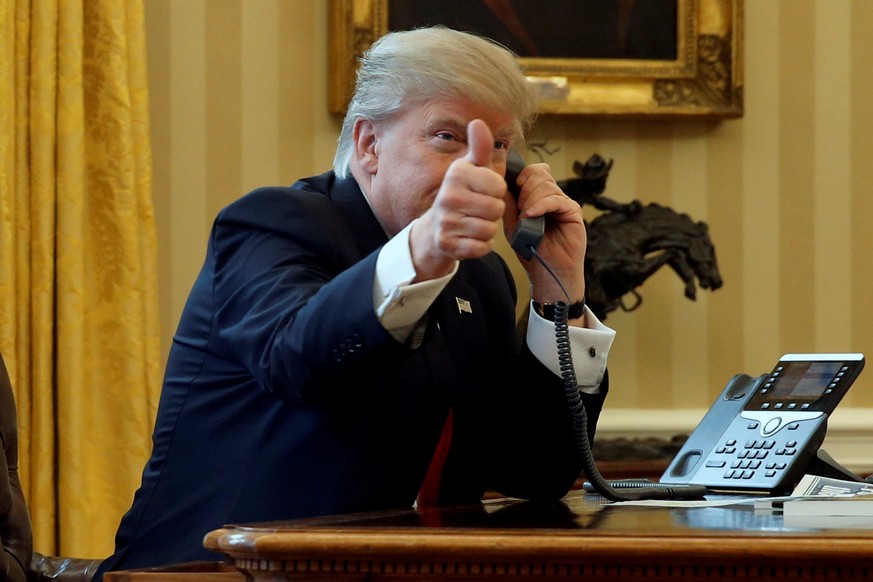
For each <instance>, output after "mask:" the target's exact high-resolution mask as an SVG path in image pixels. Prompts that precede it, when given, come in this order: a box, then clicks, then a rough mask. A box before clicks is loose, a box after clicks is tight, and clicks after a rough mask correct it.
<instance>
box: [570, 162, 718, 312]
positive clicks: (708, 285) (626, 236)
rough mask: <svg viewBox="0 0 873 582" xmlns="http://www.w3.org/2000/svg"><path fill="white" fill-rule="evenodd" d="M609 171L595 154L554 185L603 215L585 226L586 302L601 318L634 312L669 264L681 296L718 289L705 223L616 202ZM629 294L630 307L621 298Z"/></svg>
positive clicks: (664, 209) (654, 207)
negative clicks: (608, 193) (643, 291)
mask: <svg viewBox="0 0 873 582" xmlns="http://www.w3.org/2000/svg"><path fill="white" fill-rule="evenodd" d="M611 168H612V160H609V161H608V162H607V161H605V160H604V159H603V158H601V157H600V156H599V155H597V154H594V155H593V156H591V157H590V158H589V159H588V161H587V162H586V163H585V164H581V163H579V162H578V161H577V162H575V163H574V164H573V172H574V173H575V174H576V177H575V178H570V179H567V180H561V181H559V182H558V184H559V185H560V186H561V188H562V189H563V190H564V192H566V193H567V195H568V196H570V197H571V198H573V199H574V200H576V201H577V202H578V203H579V204H581V205H586V204H587V205H590V206H593V207H594V208H596V209H598V210H601V211H602V213H601V214H600V215H599V216H597V217H596V218H595V219H594V220H592V221H590V222H588V223H587V226H588V251H587V253H586V256H585V280H586V297H585V301H586V304H587V305H588V306H589V307H590V308H591V310H592V311H593V312H594V314H595V315H596V316H597V317H598V318H600V319H601V320H604V319H606V316H607V314H608V313H609V312H611V311H614V310H615V309H618V308H621V309H623V310H624V311H633V310H634V309H636V308H638V307H639V306H640V304H641V303H642V296H641V295H640V293H639V291H638V290H637V288H638V287H640V286H641V285H642V284H643V282H644V281H645V280H646V279H648V278H649V277H651V276H652V275H654V274H655V272H656V271H658V270H659V269H660V268H661V267H663V266H664V265H668V266H669V267H670V268H672V269H673V271H674V272H675V273H676V274H677V275H678V276H679V278H680V279H682V281H683V283H685V296H686V297H687V298H689V299H691V300H694V299H696V298H697V287H698V286H700V287H701V288H703V289H710V290H713V291H714V290H716V289H718V288H719V287H721V286H722V279H721V274H720V273H719V270H718V262H717V261H716V257H715V247H714V246H713V244H712V240H711V239H710V237H709V228H708V226H707V225H706V223H704V222H695V221H694V220H692V219H691V218H690V217H689V216H688V215H687V214H684V213H679V212H676V211H675V210H673V209H671V208H669V207H667V206H662V205H660V204H656V203H649V204H642V203H641V202H639V201H638V200H634V201H632V202H629V203H621V202H616V201H615V200H612V199H610V198H607V197H605V196H603V195H602V194H603V191H604V190H605V188H606V179H607V177H608V176H609V171H610V169H611ZM628 296H631V297H633V300H632V301H631V302H630V304H626V303H625V298H626V297H628Z"/></svg>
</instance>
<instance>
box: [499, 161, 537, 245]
mask: <svg viewBox="0 0 873 582" xmlns="http://www.w3.org/2000/svg"><path fill="white" fill-rule="evenodd" d="M525 165H526V164H525V163H524V159H523V158H522V157H521V154H519V153H518V152H517V151H515V150H512V151H510V152H509V157H508V158H507V159H506V187H507V189H508V190H509V192H510V193H511V194H512V196H513V197H514V198H515V200H516V202H518V197H519V196H520V195H521V189H520V188H519V187H518V184H517V183H516V180H517V179H518V175H519V174H520V173H521V171H522V170H523V169H524V167H525ZM545 232H546V219H545V217H543V216H538V217H537V218H522V217H519V219H518V224H516V226H515V230H514V231H513V232H512V235H511V236H510V237H509V244H510V245H511V246H512V248H513V250H515V252H517V253H518V254H519V255H521V256H522V257H523V258H525V259H527V260H530V259H531V257H533V254H534V251H535V250H536V249H537V248H539V246H540V242H542V240H543V235H544V234H545Z"/></svg>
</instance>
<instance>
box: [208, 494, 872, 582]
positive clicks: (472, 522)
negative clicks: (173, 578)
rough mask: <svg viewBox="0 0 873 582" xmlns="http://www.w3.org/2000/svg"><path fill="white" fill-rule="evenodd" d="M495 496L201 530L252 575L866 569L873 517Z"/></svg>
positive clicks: (866, 574) (804, 574)
mask: <svg viewBox="0 0 873 582" xmlns="http://www.w3.org/2000/svg"><path fill="white" fill-rule="evenodd" d="M598 499H599V498H597V497H592V496H585V495H584V494H583V493H582V492H578V491H577V492H574V493H571V494H570V495H569V496H568V497H567V498H566V499H565V500H564V502H562V503H557V504H549V505H544V506H543V505H536V504H530V503H524V502H520V501H510V500H493V501H488V502H485V503H484V504H482V505H481V506H475V507H465V508H452V509H445V510H431V511H422V512H415V511H412V510H409V511H395V512H387V513H372V514H358V515H351V516H340V517H327V518H318V519H310V520H299V521H294V522H289V523H271V524H261V525H254V526H231V527H226V528H224V529H220V530H216V531H213V532H211V533H209V534H208V535H207V536H206V538H205V540H204V543H205V545H206V547H207V548H210V549H212V550H215V551H217V552H222V553H224V554H225V555H226V556H227V557H228V558H229V561H230V562H231V563H232V564H233V565H235V566H236V567H237V568H239V569H240V570H242V571H243V572H245V573H246V574H247V575H249V576H251V578H250V579H253V580H273V581H275V580H299V581H317V580H331V581H334V582H339V581H363V580H367V581H410V580H416V581H436V580H440V581H444V582H445V581H452V580H460V581H471V580H516V581H522V580H524V581H528V580H567V581H570V580H578V581H581V580H586V581H589V582H590V581H591V580H609V581H610V582H620V581H626V580H685V581H704V580H705V581H707V582H711V581H713V580H738V579H754V580H785V579H797V578H802V579H810V580H812V579H820V578H839V579H842V580H871V579H873V529H837V528H827V527H815V528H808V527H790V526H787V525H786V524H785V523H784V521H783V518H782V516H781V515H776V514H772V513H769V512H768V513H755V511H754V509H752V508H750V507H743V508H737V507H730V508H725V507H717V508H714V507H709V508H687V507H683V508H664V507H657V508H650V507H628V506H624V507H616V506H609V505H604V504H603V503H602V502H599V501H598Z"/></svg>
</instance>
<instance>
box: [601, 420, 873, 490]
mask: <svg viewBox="0 0 873 582" xmlns="http://www.w3.org/2000/svg"><path fill="white" fill-rule="evenodd" d="M705 413H706V410H704V409H702V408H701V409H696V408H689V409H671V410H649V409H636V408H618V409H606V410H604V411H603V413H602V415H601V417H600V420H599V421H598V423H597V438H599V439H615V438H628V439H646V438H655V439H667V440H669V439H670V438H672V437H674V436H676V435H688V434H691V432H692V431H693V430H694V428H695V427H696V426H697V423H698V422H700V419H701V418H703V415H704V414H705ZM822 448H823V449H824V450H825V451H827V452H828V454H830V455H831V456H832V457H833V458H834V459H835V460H836V461H837V462H839V463H840V464H842V465H843V466H845V467H846V468H848V469H851V470H852V471H854V472H856V473H858V474H860V475H868V474H871V473H873V408H842V409H837V410H836V411H835V412H834V413H833V415H831V417H830V419H829V420H828V434H827V437H826V438H825V442H824V445H823V446H822Z"/></svg>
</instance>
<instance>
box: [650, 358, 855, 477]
mask: <svg viewBox="0 0 873 582" xmlns="http://www.w3.org/2000/svg"><path fill="white" fill-rule="evenodd" d="M863 369H864V356H863V354H785V355H783V356H782V357H781V358H779V362H778V363H777V364H776V366H775V367H774V368H773V370H772V371H771V372H770V373H769V374H763V375H761V376H758V377H757V378H752V377H750V376H747V375H745V374H739V375H737V376H734V377H733V378H732V379H731V381H730V382H728V384H727V386H725V388H724V390H723V391H722V393H721V394H720V395H719V397H718V398H717V399H716V400H715V403H714V404H713V405H712V408H710V410H709V412H707V413H706V415H705V416H704V417H703V420H701V422H700V424H699V425H698V426H697V428H696V429H694V431H693V432H692V434H691V436H690V437H689V438H688V440H687V441H686V442H685V444H684V445H683V446H682V448H681V449H680V450H679V452H678V453H677V455H676V457H675V458H674V459H673V461H672V462H671V463H670V465H669V466H668V467H667V470H666V471H665V472H664V474H663V475H662V476H661V478H660V482H661V483H666V484H696V485H704V486H706V487H707V488H708V489H710V490H712V491H719V490H720V491H759V492H767V493H774V494H784V493H790V492H791V490H792V489H793V488H794V486H795V485H796V484H797V482H798V481H799V480H800V478H801V477H803V475H804V474H805V473H813V474H818V475H823V476H827V477H837V478H840V479H847V480H858V481H860V480H861V479H860V477H857V476H856V475H853V474H852V473H851V472H850V471H848V470H846V469H844V468H843V467H841V466H839V465H838V464H837V463H836V462H835V461H833V459H831V458H830V457H829V456H828V455H827V453H825V452H824V451H822V450H820V449H819V447H820V446H821V444H822V442H823V441H824V437H825V433H826V431H827V419H828V415H830V414H831V413H832V412H833V411H834V409H835V408H836V406H837V404H838V403H839V402H840V400H841V399H842V398H843V396H844V395H845V394H846V392H847V391H848V389H849V387H850V386H851V385H852V382H854V381H855V379H856V378H857V377H858V375H859V374H860V373H861V370H863Z"/></svg>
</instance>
